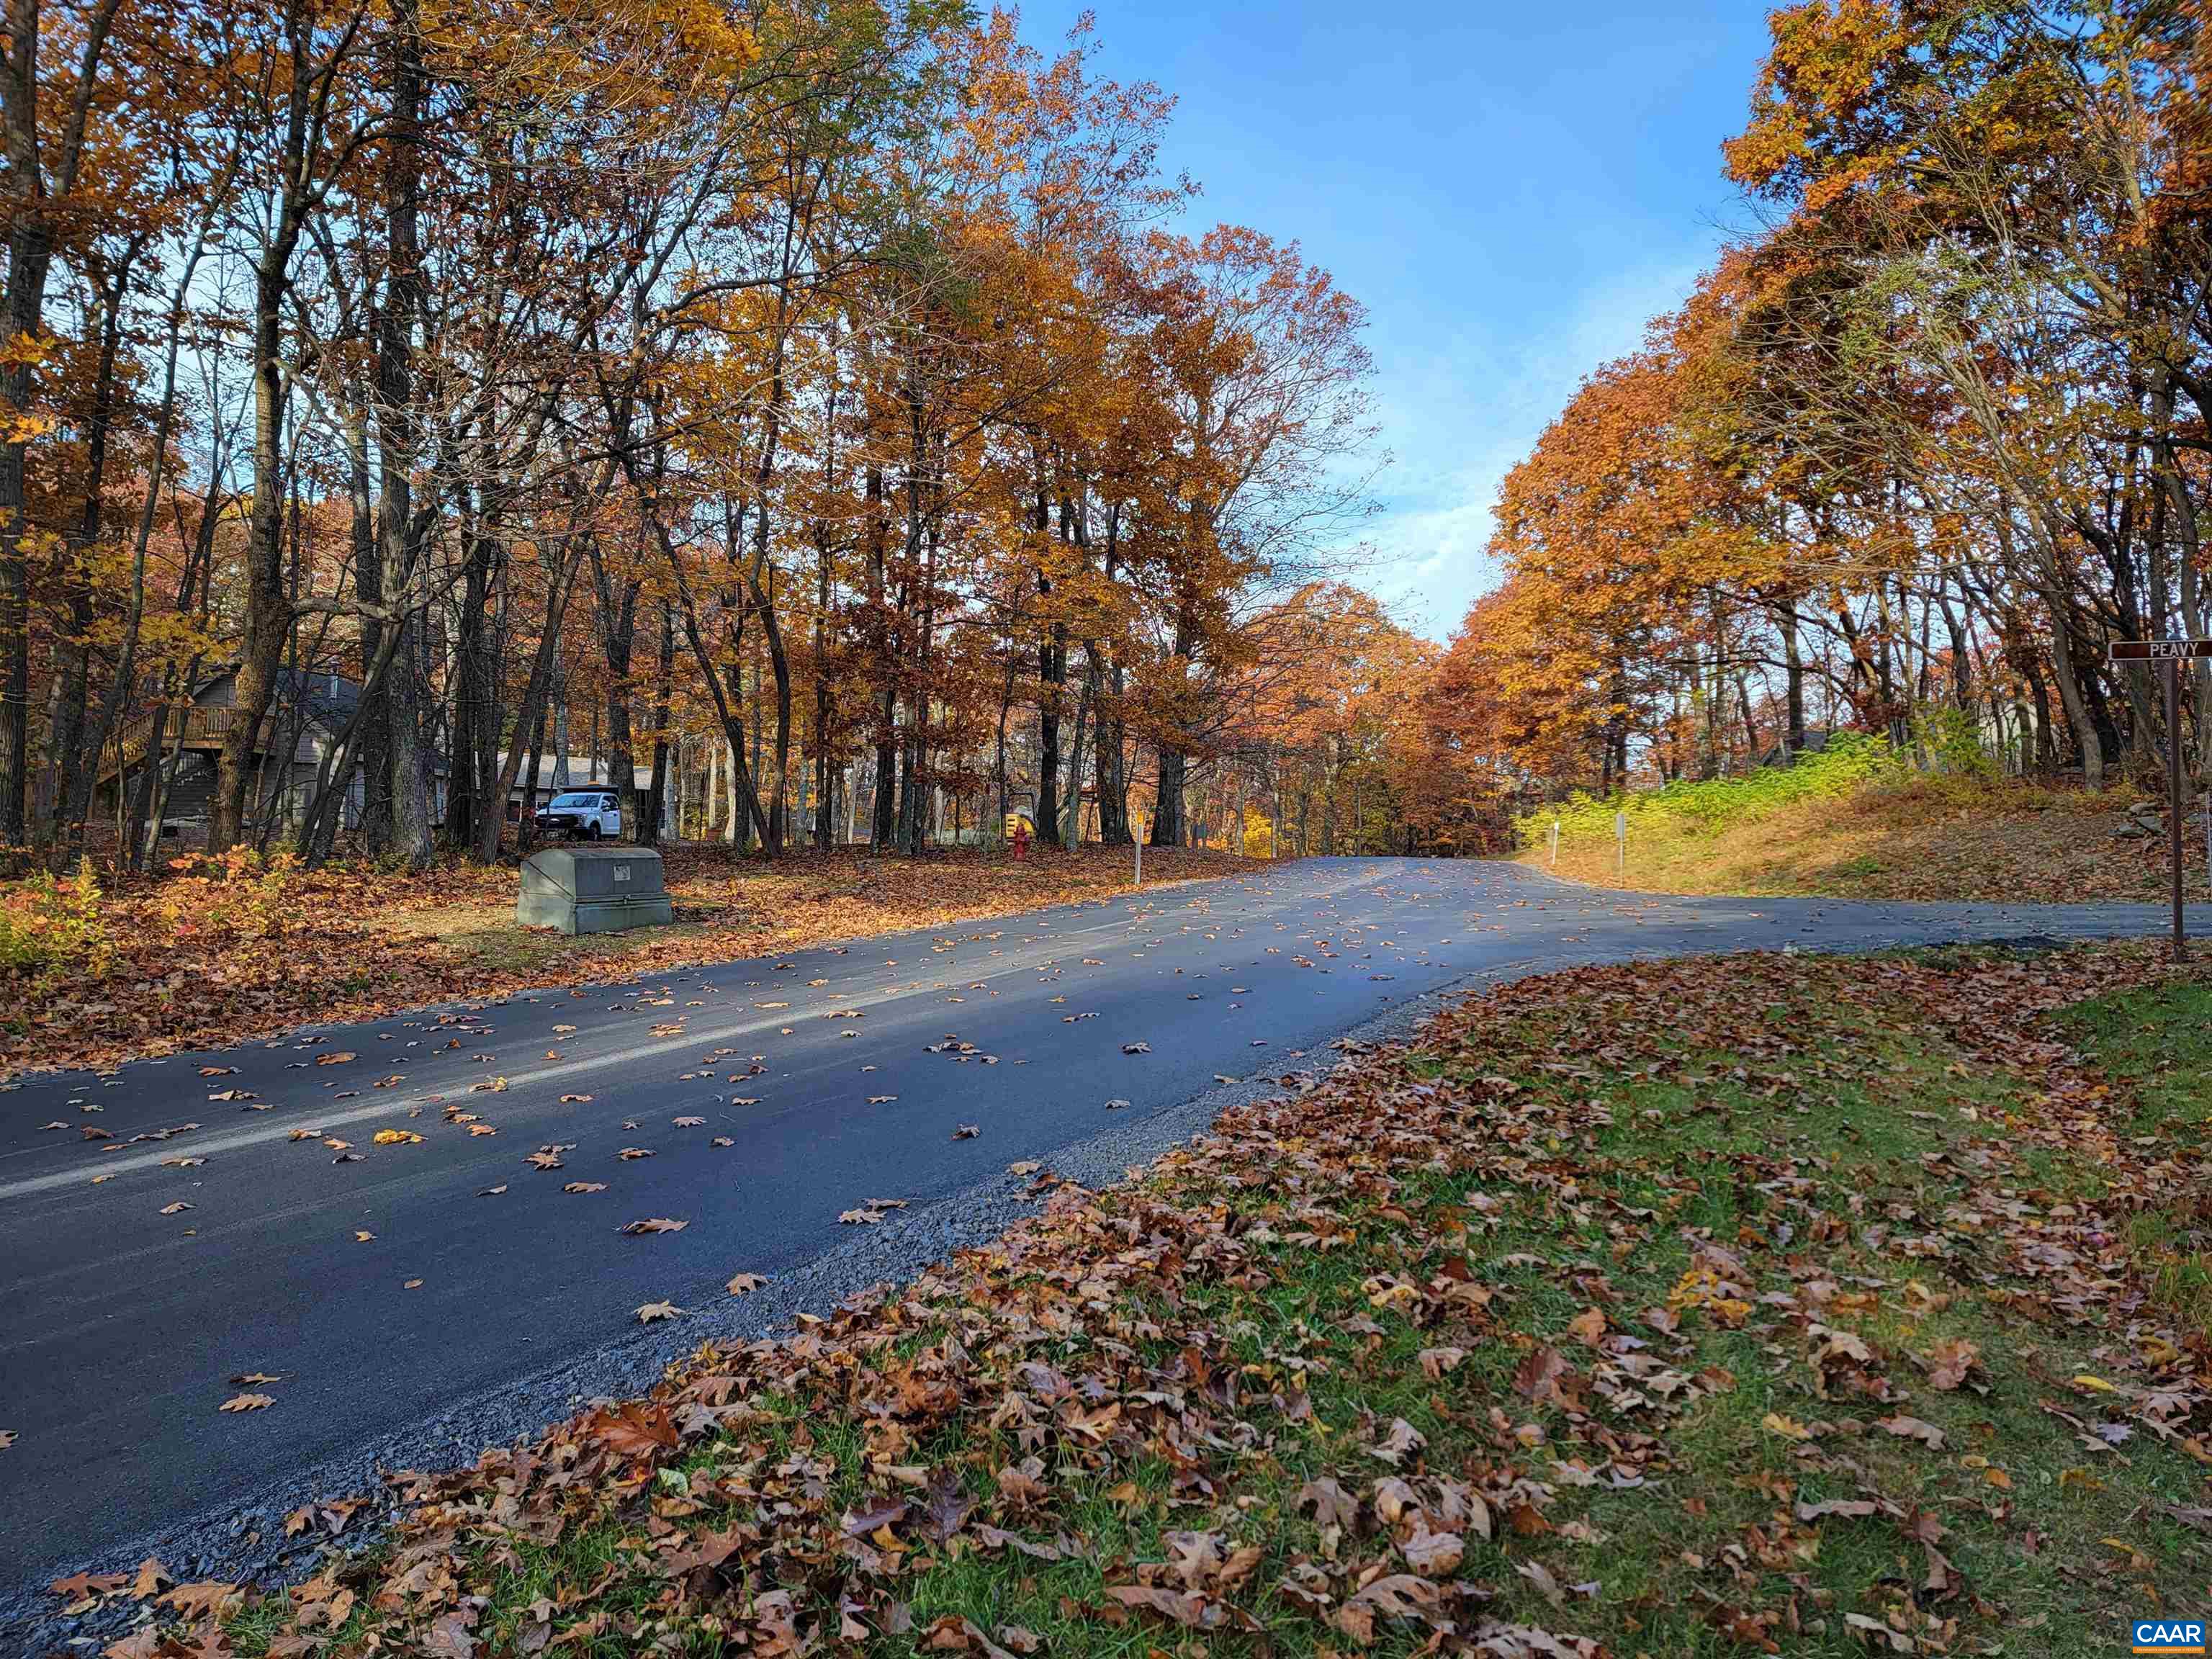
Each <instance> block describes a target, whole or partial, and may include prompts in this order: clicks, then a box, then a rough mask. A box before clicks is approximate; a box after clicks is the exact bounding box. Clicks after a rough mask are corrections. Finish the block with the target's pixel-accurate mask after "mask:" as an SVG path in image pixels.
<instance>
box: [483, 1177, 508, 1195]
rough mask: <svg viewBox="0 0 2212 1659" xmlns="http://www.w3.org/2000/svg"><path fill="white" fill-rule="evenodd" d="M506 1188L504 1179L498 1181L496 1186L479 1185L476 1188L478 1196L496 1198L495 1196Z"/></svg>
mask: <svg viewBox="0 0 2212 1659" xmlns="http://www.w3.org/2000/svg"><path fill="white" fill-rule="evenodd" d="M506 1190H507V1183H506V1182H504V1181H502V1182H500V1183H499V1185H498V1186H496V1187H479V1188H477V1197H478V1198H497V1197H498V1196H499V1195H500V1194H501V1193H503V1192H505V1191H506Z"/></svg>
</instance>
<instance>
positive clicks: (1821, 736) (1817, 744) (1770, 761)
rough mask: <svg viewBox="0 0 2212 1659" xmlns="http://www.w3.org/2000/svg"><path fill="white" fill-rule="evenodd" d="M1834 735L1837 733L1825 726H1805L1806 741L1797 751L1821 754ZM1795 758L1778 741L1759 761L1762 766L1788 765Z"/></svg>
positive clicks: (1805, 753) (1801, 753)
mask: <svg viewBox="0 0 2212 1659" xmlns="http://www.w3.org/2000/svg"><path fill="white" fill-rule="evenodd" d="M1833 736H1835V733H1834V732H1831V731H1829V730H1828V729H1827V727H1826V726H1807V727H1806V728H1805V741H1804V743H1803V744H1801V745H1800V746H1799V748H1798V750H1797V753H1798V754H1800V755H1817V754H1820V752H1821V751H1822V750H1825V749H1826V748H1827V746H1828V739H1829V738H1832V737H1833ZM1793 758H1794V757H1793V756H1792V755H1791V754H1790V750H1788V749H1787V748H1786V747H1785V746H1784V744H1775V745H1774V747H1773V748H1771V749H1770V750H1767V751H1766V752H1765V754H1764V755H1761V756H1760V757H1759V764H1760V765H1761V766H1787V765H1789V764H1790V761H1791V760H1792V759H1793Z"/></svg>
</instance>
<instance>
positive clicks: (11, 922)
mask: <svg viewBox="0 0 2212 1659" xmlns="http://www.w3.org/2000/svg"><path fill="white" fill-rule="evenodd" d="M114 962H115V946H114V942H113V941H112V939H110V937H109V935H108V930H107V916H106V910H105V908H104V906H103V902H102V899H101V896H100V878H98V877H97V876H95V875H94V874H93V872H92V860H90V859H81V860H78V861H77V866H76V874H75V875H73V876H71V877H70V878H69V879H68V880H67V881H61V880H58V879H56V878H55V877H54V876H53V875H52V872H48V871H44V870H41V871H40V872H37V873H36V874H34V875H32V876H30V877H28V878H26V879H25V880H23V881H21V882H18V883H16V884H15V885H14V886H13V887H11V888H9V890H7V891H6V892H4V893H0V972H5V973H9V974H20V975H27V976H40V977H43V976H45V975H52V974H58V973H62V972H65V971H68V970H70V969H80V970H82V971H83V972H85V973H88V974H89V975H91V976H92V977H94V979H99V978H102V977H104V976H105V975H106V973H107V971H108V969H110V968H112V966H113V965H114Z"/></svg>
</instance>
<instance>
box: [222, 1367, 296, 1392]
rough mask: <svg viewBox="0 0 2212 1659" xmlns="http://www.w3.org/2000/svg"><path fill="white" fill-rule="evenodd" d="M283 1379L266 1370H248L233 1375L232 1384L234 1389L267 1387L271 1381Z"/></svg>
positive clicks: (275, 1381) (276, 1381) (280, 1381)
mask: <svg viewBox="0 0 2212 1659" xmlns="http://www.w3.org/2000/svg"><path fill="white" fill-rule="evenodd" d="M283 1380H284V1379H283V1377H281V1376H270V1375H269V1373H268V1372H266V1371H247V1372H245V1373H244V1374H243V1375H241V1376H234V1377H232V1378H231V1379H230V1386H231V1387H232V1388H234V1389H259V1388H265V1387H266V1386H267V1385H268V1384H270V1383H282V1382H283Z"/></svg>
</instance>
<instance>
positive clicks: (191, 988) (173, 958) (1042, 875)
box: [0, 846, 1255, 1077]
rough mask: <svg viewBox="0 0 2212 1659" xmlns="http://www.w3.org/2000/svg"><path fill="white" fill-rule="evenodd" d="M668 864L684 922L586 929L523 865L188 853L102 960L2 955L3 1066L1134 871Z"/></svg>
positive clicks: (823, 934) (422, 998)
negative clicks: (5, 961) (568, 925)
mask: <svg viewBox="0 0 2212 1659" xmlns="http://www.w3.org/2000/svg"><path fill="white" fill-rule="evenodd" d="M663 857H664V861H665V867H666V875H667V883H668V889H669V892H670V895H671V897H672V899H673V901H674V908H675V911H676V921H677V925H676V926H674V927H665V928H647V929H641V930H639V931H636V932H632V933H617V934H599V935H594V936H586V937H584V938H580V939H564V938H562V937H561V936H560V935H558V934H554V933H547V932H545V931H544V930H538V931H536V932H530V931H526V930H525V929H523V928H521V927H518V926H516V924H515V921H514V901H515V894H516V890H517V886H518V884H519V881H520V877H519V875H518V873H517V872H516V871H515V870H514V869H513V867H511V866H494V867H490V868H486V867H483V866H475V865H464V864H459V863H456V864H453V865H448V866H440V867H438V868H435V869H433V870H430V871H428V872H423V873H421V874H417V875H403V874H393V873H391V872H382V871H377V870H374V869H349V868H336V867H334V868H327V869H323V870H317V871H313V872H308V871H301V870H296V869H290V870H283V869H280V870H276V871H271V870H270V868H268V867H267V866H259V865H253V864H248V863H246V862H244V861H241V860H232V861H230V862H229V863H228V865H226V864H225V863H224V862H223V861H222V860H184V861H183V863H184V864H185V868H183V869H180V870H179V871H177V872H173V873H170V874H167V875H165V876H164V877H163V878H161V879H160V880H158V881H152V882H148V881H143V880H140V881H137V882H135V883H132V884H129V885H126V886H125V887H123V888H121V889H120V890H116V891H112V892H111V893H109V894H108V895H106V897H105V899H104V901H103V902H101V908H100V916H99V919H98V920H99V922H100V927H101V929H102V932H103V935H104V943H103V947H102V949H101V951H100V953H99V957H98V960H97V969H96V971H95V970H94V969H93V968H92V967H90V966H86V967H83V968H82V969H73V970H66V971H59V972H43V973H39V974H35V975H33V974H22V975H9V973H7V972H6V971H5V969H4V968H0V1077H4V1076H6V1075H7V1074H9V1073H14V1072H20V1071H24V1070H28V1069H33V1068H45V1067H53V1066H105V1065H111V1064H113V1063H115V1062H117V1061H118V1060H126V1059H132V1058H138V1057H143V1056H147V1055H151V1054H166V1053H170V1052H173V1051H174V1050H176V1049H179V1048H213V1047H217V1046H221V1045H222V1044H225V1043H229V1042H237V1041H239V1040H240V1039H241V1038H245V1037H250V1036H263V1035H266V1034H269V1033H272V1032H275V1031H280V1030H287V1029H289V1028H290V1027H293V1026H295V1025H300V1024H307V1023H311V1022H313V1023H321V1022H330V1021H350V1020H368V1019H375V1018H382V1017H384V1016H386V1015H388V1014H390V1013H392V1012H395V1011H397V1010H399V1009H403V1008H411V1007H420V1006H423V1005H425V1004H429V1003H436V1002H443V1001H450V1000H456V999H459V998H478V997H493V996H501V995H504V994H507V993H509V992H513V991H520V990H528V989H532V988H535V987H540V986H546V985H569V984H573V983H574V982H575V981H577V980H578V979H579V978H580V977H586V976H596V977H604V978H612V977H622V976H627V975H634V974H645V973H665V972H666V971H668V970H669V969H673V968H678V967H687V966H690V965H692V964H694V963H702V962H714V961H723V960H727V959H730V958H732V957H748V956H762V955H768V954H771V953H775V952H780V951H793V950H798V949H803V948H805V946H808V945H819V944H823V943H825V942H829V941H831V940H836V939H856V938H861V937H864V936H866V935H868V934H872V933H896V932H901V931H903V930H906V929H908V928H919V927H941V926H944V925H945V924H947V923H949V922H952V921H960V920H963V919H966V918H969V917H981V916H990V915H1007V914H1009V913H1011V912H1013V911H1017V910H1025V909H1031V908H1037V907H1040V906H1044V905H1052V904H1064V903H1075V902H1083V901H1085V900H1092V899H1103V898H1106V897H1109V896H1114V895H1115V894H1118V893H1120V892H1121V891H1124V890H1127V887H1128V884H1129V878H1130V874H1131V860H1130V854H1129V852H1128V850H1127V848H1104V847H1095V846H1086V847H1084V848H1080V849H1079V850H1077V851H1075V852H1073V853H1052V852H1047V851H1044V850H1042V849H1040V850H1037V851H1036V852H1034V853H1033V854H1031V855H1030V857H1029V858H1028V859H1026V860H1013V859H1012V858H1009V857H1006V856H1004V855H1002V854H996V853H990V852H981V851H975V850H971V849H962V850H958V851H945V852H941V853H936V854H932V855H931V856H929V857H927V858H926V859H922V860H904V859H879V858H876V857H873V856H871V855H870V854H867V853H866V852H865V851H860V850H854V851H842V852H834V853H828V854H823V853H817V852H814V851H812V850H811V849H809V850H802V851H795V852H792V853H789V854H785V855H784V856H783V857H781V858H780V859H777V860H763V859H757V858H746V857H741V856H739V855H738V854H736V853H735V852H734V850H732V849H730V848H719V847H681V846H679V847H671V848H666V849H665V850H664V854H663ZM1254 867H1255V866H1254V865H1253V864H1252V863H1251V861H1250V860H1243V859H1237V858H1231V857H1230V856H1229V855H1227V854H1220V853H1208V852H1205V851H1200V850H1194V849H1188V848H1158V849H1153V848H1147V849H1146V859H1145V881H1146V886H1147V887H1151V886H1152V885H1154V884H1163V885H1164V884H1169V883H1172V882H1176V881H1188V880H1194V879H1200V878H1207V877H1214V876H1223V875H1232V874H1235V873H1236V872H1238V871H1240V870H1247V869H1251V868H1254Z"/></svg>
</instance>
